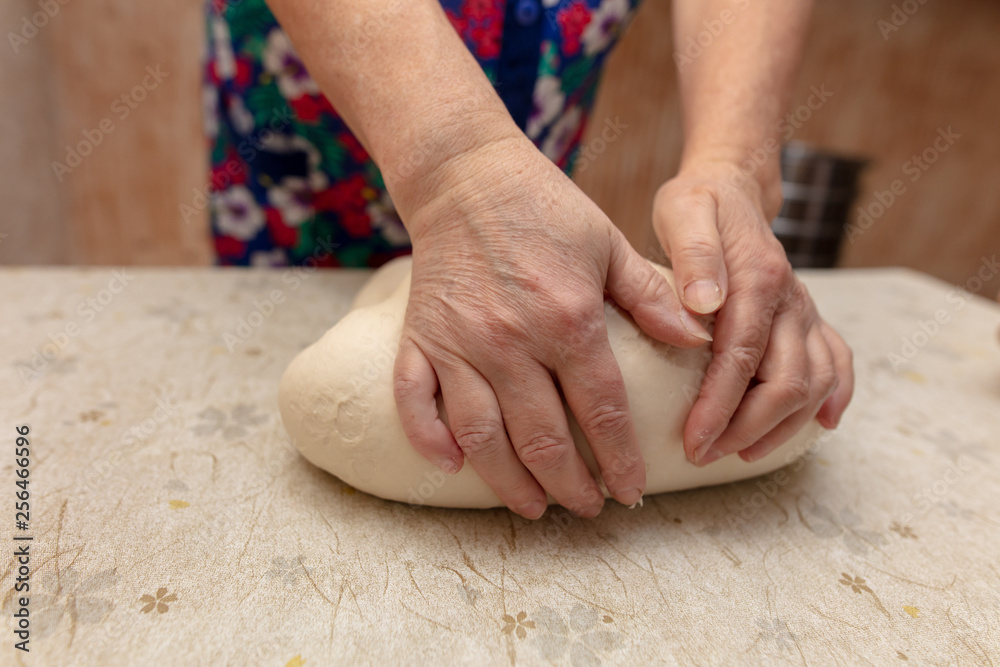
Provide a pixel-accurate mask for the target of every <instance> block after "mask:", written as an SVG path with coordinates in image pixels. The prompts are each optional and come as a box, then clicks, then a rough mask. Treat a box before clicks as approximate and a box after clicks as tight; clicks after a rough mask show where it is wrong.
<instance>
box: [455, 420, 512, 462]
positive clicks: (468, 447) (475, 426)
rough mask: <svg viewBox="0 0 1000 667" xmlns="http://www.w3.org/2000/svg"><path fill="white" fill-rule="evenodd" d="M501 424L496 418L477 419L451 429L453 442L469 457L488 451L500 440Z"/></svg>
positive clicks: (495, 446)
mask: <svg viewBox="0 0 1000 667" xmlns="http://www.w3.org/2000/svg"><path fill="white" fill-rule="evenodd" d="M502 431H503V426H502V425H501V424H500V422H499V421H498V420H496V419H479V420H476V421H472V422H468V423H465V424H460V425H458V426H455V428H453V429H452V435H453V436H455V442H457V443H458V446H459V447H461V448H462V451H463V452H465V453H466V454H467V455H468V456H469V457H474V456H477V455H481V454H484V453H489V452H491V451H493V450H495V449H496V448H497V446H498V445H499V444H500V441H501V433H502Z"/></svg>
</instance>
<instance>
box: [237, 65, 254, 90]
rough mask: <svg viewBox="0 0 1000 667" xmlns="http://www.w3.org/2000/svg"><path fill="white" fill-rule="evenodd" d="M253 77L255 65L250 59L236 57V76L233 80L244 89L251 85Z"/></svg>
mask: <svg viewBox="0 0 1000 667" xmlns="http://www.w3.org/2000/svg"><path fill="white" fill-rule="evenodd" d="M252 77H253V65H251V64H250V61H249V60H246V59H245V58H237V59H236V76H234V77H233V81H235V82H236V85H237V86H238V87H239V88H240V89H241V90H244V89H246V88H247V86H249V85H250V82H251V79H252Z"/></svg>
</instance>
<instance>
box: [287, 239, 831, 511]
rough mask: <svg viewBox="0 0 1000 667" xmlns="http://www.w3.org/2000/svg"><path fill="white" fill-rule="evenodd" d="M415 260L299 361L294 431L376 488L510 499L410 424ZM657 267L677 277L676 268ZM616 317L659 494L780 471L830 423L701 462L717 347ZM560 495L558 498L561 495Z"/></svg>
mask: <svg viewBox="0 0 1000 667" xmlns="http://www.w3.org/2000/svg"><path fill="white" fill-rule="evenodd" d="M654 266H656V265H654ZM409 267H410V259H409V258H402V259H398V260H394V261H393V262H390V263H389V264H387V265H386V266H384V267H383V268H381V269H379V271H377V272H376V273H375V274H374V275H373V276H372V278H371V280H369V282H368V283H367V284H366V285H365V286H364V287H363V288H362V289H361V291H360V292H359V293H358V296H357V297H356V298H355V302H354V306H353V309H352V310H351V312H349V313H348V314H347V315H346V316H345V317H344V318H343V319H342V320H341V321H340V322H339V323H337V325H336V326H334V327H333V328H332V329H330V330H329V331H328V332H326V334H325V335H324V336H323V337H322V338H321V339H320V340H319V341H317V342H316V343H314V344H313V345H311V346H310V347H308V348H307V349H305V350H303V351H302V352H301V353H300V354H299V355H298V356H297V357H296V358H295V359H294V360H293V361H292V363H291V365H289V367H288V370H287V371H285V375H284V377H283V378H282V380H281V387H280V394H279V402H280V407H281V417H282V419H283V421H284V424H285V428H286V429H287V430H288V433H289V435H290V436H291V439H292V442H293V443H294V445H295V446H296V447H297V448H298V450H299V451H300V452H301V453H302V455H303V456H305V457H306V458H307V459H308V460H309V461H311V462H312V463H314V464H315V465H317V466H319V467H320V468H323V469H324V470H326V471H328V472H330V473H332V474H334V475H336V476H337V477H339V478H340V479H342V480H343V481H345V482H347V483H348V484H350V485H351V486H353V487H355V488H358V489H361V490H362V491H366V492H367V493H371V494H372V495H376V496H379V497H381V498H386V499H389V500H398V501H401V502H408V503H413V504H420V505H434V506H438V507H472V508H478V507H497V506H502V505H503V503H502V502H501V501H500V499H499V498H498V497H497V496H496V494H495V493H493V491H492V489H490V488H489V487H488V486H487V485H486V483H485V482H483V481H482V480H481V479H480V478H479V476H478V475H477V474H476V472H475V471H474V470H473V469H472V466H470V465H468V462H466V465H465V466H464V467H463V468H462V470H461V471H460V472H459V473H458V474H456V475H446V474H445V473H443V472H441V471H440V470H439V469H438V468H437V467H436V466H435V465H433V464H432V463H430V462H429V461H427V460H426V459H424V458H423V457H422V456H421V455H420V454H418V453H417V452H416V450H414V449H413V448H412V447H411V446H410V444H409V442H408V441H407V439H406V436H405V435H404V433H403V427H402V425H401V424H400V421H399V416H398V414H397V412H396V404H395V399H394V398H393V383H392V375H393V364H394V363H395V359H396V352H397V350H398V348H399V338H400V334H401V332H402V327H403V316H404V314H405V312H406V303H407V298H408V296H409V289H410V272H409ZM657 269H658V270H660V271H661V272H663V273H664V275H666V276H668V278H672V276H670V273H669V270H668V269H664V268H663V267H660V266H657ZM605 316H606V319H607V327H608V339H609V341H610V343H611V349H612V351H613V352H614V355H615V358H616V359H617V361H618V364H619V365H620V367H621V371H622V376H623V378H624V380H625V387H626V391H627V393H628V400H629V407H630V408H631V412H632V419H633V421H634V423H635V429H636V433H637V434H638V438H639V446H640V449H641V451H642V456H643V460H644V461H645V464H646V493H647V494H649V493H661V492H664V491H676V490H680V489H689V488H692V487H698V486H706V485H710V484H721V483H725V482H731V481H734V480H739V479H745V478H748V477H754V476H756V475H761V474H764V473H767V472H770V471H772V470H775V469H777V468H779V467H781V466H783V465H786V464H787V463H789V462H791V461H792V460H794V459H795V458H797V457H798V455H800V454H801V453H802V452H803V451H804V450H805V449H806V447H807V446H808V445H809V444H810V440H811V439H813V438H814V437H815V436H816V434H817V433H818V432H819V429H820V427H819V425H818V424H817V423H816V422H815V421H812V422H810V425H809V426H807V427H806V428H804V429H803V430H802V431H800V432H799V433H798V434H796V435H795V437H793V438H792V439H791V440H790V441H789V442H787V443H785V444H784V445H782V446H781V447H779V448H778V449H776V450H775V451H773V452H772V453H771V454H769V455H768V456H765V457H764V458H762V459H760V460H758V461H755V462H753V463H746V462H745V461H743V460H742V459H740V458H739V457H737V456H727V457H725V458H723V459H720V460H719V461H716V462H715V463H712V464H710V465H708V466H705V467H704V468H699V467H697V466H695V465H693V464H691V463H690V462H689V461H688V460H687V458H686V457H685V456H684V449H683V446H682V444H681V434H682V429H683V426H684V422H685V420H686V418H687V414H688V411H689V410H690V408H691V405H692V403H693V400H694V398H695V397H696V396H697V392H698V387H699V386H700V384H701V379H702V377H703V376H704V373H705V370H706V368H707V367H708V363H709V361H710V359H711V350H710V349H709V347H710V346H708V345H705V346H702V347H700V348H695V349H680V348H675V347H671V346H669V345H664V344H663V343H659V342H657V341H655V340H653V339H651V338H650V337H649V336H647V335H646V334H644V333H642V331H640V330H639V328H638V327H637V326H636V325H635V323H634V322H633V321H632V319H631V317H629V316H628V314H627V313H624V312H622V311H620V310H619V309H618V308H616V307H615V306H612V305H606V307H605ZM440 405H441V404H440V401H439V406H440ZM569 421H570V428H571V430H572V433H573V437H574V439H575V441H576V445H577V448H578V450H579V451H580V454H581V455H582V457H583V459H584V461H585V462H586V463H587V466H588V467H589V468H590V471H591V473H593V474H594V476H595V479H597V480H598V481H600V477H599V470H598V468H597V465H596V463H595V461H594V457H593V455H592V454H591V451H590V447H589V445H588V444H587V441H586V440H585V439H584V437H583V435H582V434H581V432H580V429H579V426H577V424H576V421H575V420H574V419H573V417H572V415H569ZM601 487H602V489H604V485H603V483H602V484H601ZM605 496H606V497H607V496H608V494H607V491H606V490H605ZM549 502H550V503H551V502H554V501H553V500H552V498H551V497H550V498H549Z"/></svg>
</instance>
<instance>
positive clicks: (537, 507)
mask: <svg viewBox="0 0 1000 667" xmlns="http://www.w3.org/2000/svg"><path fill="white" fill-rule="evenodd" d="M546 509H548V505H546V504H545V503H544V502H543V501H541V500H532V501H531V502H530V503H525V504H524V505H521V506H520V507H518V508H517V513H518V514H520V515H521V516H523V517H524V518H525V519H532V520H534V519H539V518H541V516H542V515H543V514H545V510H546Z"/></svg>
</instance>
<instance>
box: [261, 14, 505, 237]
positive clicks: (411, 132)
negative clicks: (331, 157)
mask: <svg viewBox="0 0 1000 667" xmlns="http://www.w3.org/2000/svg"><path fill="white" fill-rule="evenodd" d="M269 5H270V7H271V9H272V10H273V11H274V13H275V15H276V16H277V18H278V20H279V21H280V22H281V25H282V27H283V28H284V29H285V31H286V32H287V33H288V36H289V38H290V39H291V40H292V42H293V44H294V45H295V48H296V50H297V52H298V53H299V56H300V57H301V58H302V60H303V62H304V63H305V64H306V66H307V67H308V69H309V72H310V74H311V75H312V77H313V78H314V79H315V80H316V82H317V84H318V85H319V87H320V89H321V90H322V91H323V93H324V94H325V95H326V96H327V97H328V99H329V100H330V102H331V103H332V104H333V106H334V107H335V108H336V109H337V112H338V114H340V115H341V116H342V117H343V118H344V120H345V121H346V122H347V124H348V126H349V127H350V128H351V130H352V131H353V132H354V133H355V135H357V137H358V139H359V140H360V141H361V143H362V144H364V146H365V148H366V149H367V150H368V151H369V153H370V154H371V155H372V157H373V158H374V160H375V162H376V163H377V164H378V165H379V167H380V168H381V169H382V173H383V177H384V179H385V182H386V186H387V187H388V188H389V191H390V193H391V194H392V195H393V197H394V199H399V200H400V201H397V206H400V207H405V206H406V205H407V203H406V202H407V201H408V200H410V199H411V198H412V197H411V195H412V196H413V197H416V196H417V194H418V192H419V191H420V190H421V188H419V187H417V186H416V185H415V183H417V182H419V181H420V180H421V179H423V178H425V177H428V176H429V175H431V174H433V172H434V170H435V169H436V167H438V166H439V165H440V164H443V163H444V162H447V161H448V160H449V159H451V158H452V157H454V156H456V155H460V154H462V153H465V152H467V151H470V150H473V149H475V148H478V147H480V146H483V145H487V144H489V143H492V142H495V141H501V140H504V139H507V138H510V137H517V136H520V135H521V133H520V131H519V130H518V128H517V126H516V125H515V124H514V122H513V120H512V119H511V118H510V115H509V114H508V113H507V110H506V108H505V107H504V105H503V102H502V101H501V100H500V98H499V97H498V96H497V94H496V92H495V91H494V90H493V86H492V85H491V84H490V82H489V80H488V79H487V78H486V76H485V75H484V74H483V72H482V70H481V69H480V67H479V64H478V63H477V62H476V61H475V59H474V58H473V57H472V55H471V54H470V53H469V51H468V49H466V48H465V45H464V44H463V43H462V41H461V39H460V38H459V36H458V34H457V33H456V32H455V30H454V28H453V27H452V26H451V24H450V23H449V21H448V19H447V17H446V16H445V14H444V12H443V11H442V9H441V7H440V4H439V3H438V2H437V1H436V0H366V1H365V2H350V1H347V0H269ZM401 212H404V211H401ZM404 219H405V215H404Z"/></svg>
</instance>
